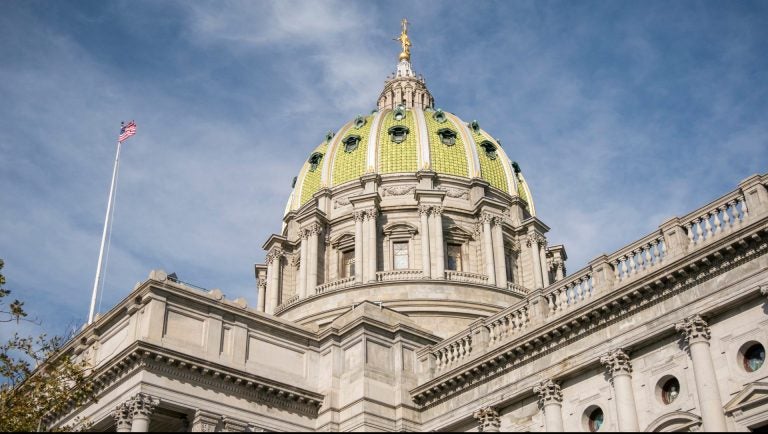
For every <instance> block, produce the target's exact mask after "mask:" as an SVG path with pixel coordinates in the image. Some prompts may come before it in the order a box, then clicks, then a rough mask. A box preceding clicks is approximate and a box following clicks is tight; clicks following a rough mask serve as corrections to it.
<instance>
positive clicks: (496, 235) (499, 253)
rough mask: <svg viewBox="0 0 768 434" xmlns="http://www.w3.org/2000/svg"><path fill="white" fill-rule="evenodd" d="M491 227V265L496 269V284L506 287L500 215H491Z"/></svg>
mask: <svg viewBox="0 0 768 434" xmlns="http://www.w3.org/2000/svg"><path fill="white" fill-rule="evenodd" d="M492 222H493V228H492V229H491V242H492V244H493V266H494V268H495V269H496V286H498V287H499V288H506V287H507V264H505V263H504V259H505V258H504V231H503V230H502V225H503V223H504V220H503V219H502V218H501V217H493V220H492Z"/></svg>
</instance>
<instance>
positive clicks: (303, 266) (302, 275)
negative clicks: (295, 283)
mask: <svg viewBox="0 0 768 434" xmlns="http://www.w3.org/2000/svg"><path fill="white" fill-rule="evenodd" d="M300 232H301V233H300V234H299V235H300V236H299V239H300V240H301V241H300V242H301V246H300V247H299V251H300V253H299V279H298V280H299V288H298V291H297V293H298V294H299V297H300V298H304V297H306V296H307V250H308V249H307V247H308V246H307V243H308V241H307V240H308V238H309V234H308V233H307V231H306V230H304V229H302V230H301V231H300ZM312 289H313V290H314V288H312Z"/></svg>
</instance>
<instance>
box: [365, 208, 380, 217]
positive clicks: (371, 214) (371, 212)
mask: <svg viewBox="0 0 768 434" xmlns="http://www.w3.org/2000/svg"><path fill="white" fill-rule="evenodd" d="M363 212H365V219H366V220H376V216H377V215H378V214H379V210H377V209H376V208H368V209H365V210H363Z"/></svg>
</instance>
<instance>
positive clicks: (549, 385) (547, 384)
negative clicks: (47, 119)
mask: <svg viewBox="0 0 768 434" xmlns="http://www.w3.org/2000/svg"><path fill="white" fill-rule="evenodd" d="M533 393H535V394H537V395H539V406H540V407H542V408H543V407H544V406H545V405H548V404H562V402H563V392H562V391H561V390H560V385H559V384H558V383H556V382H555V381H552V380H551V379H546V380H541V381H540V382H539V383H538V384H536V385H535V386H533Z"/></svg>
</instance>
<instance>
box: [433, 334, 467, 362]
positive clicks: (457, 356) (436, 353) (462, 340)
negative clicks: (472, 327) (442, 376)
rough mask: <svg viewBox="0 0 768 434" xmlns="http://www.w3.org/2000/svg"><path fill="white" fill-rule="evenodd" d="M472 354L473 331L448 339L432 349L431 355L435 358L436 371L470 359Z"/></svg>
mask: <svg viewBox="0 0 768 434" xmlns="http://www.w3.org/2000/svg"><path fill="white" fill-rule="evenodd" d="M471 354H472V335H471V332H466V333H463V334H462V335H460V336H458V337H456V338H454V339H450V340H446V341H444V342H443V343H441V344H440V345H439V346H437V347H435V348H434V349H433V350H432V353H431V355H432V356H433V357H434V359H435V372H440V371H444V370H447V369H448V368H450V367H451V366H455V365H456V364H458V363H460V362H461V361H462V360H465V359H468V358H469V357H470V356H471Z"/></svg>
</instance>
